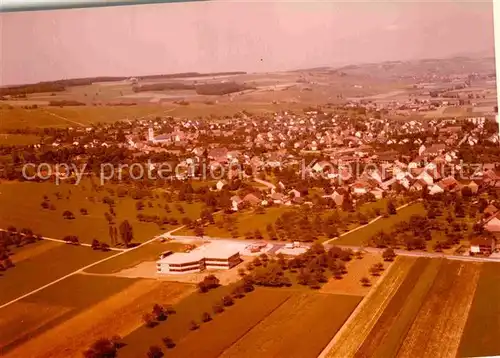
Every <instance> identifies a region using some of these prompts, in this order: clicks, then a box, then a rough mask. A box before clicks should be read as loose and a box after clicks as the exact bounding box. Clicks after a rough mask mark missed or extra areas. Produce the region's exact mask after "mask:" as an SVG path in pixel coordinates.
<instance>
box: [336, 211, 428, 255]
mask: <svg viewBox="0 0 500 358" xmlns="http://www.w3.org/2000/svg"><path fill="white" fill-rule="evenodd" d="M416 214H417V215H425V209H424V206H423V205H422V204H421V203H414V204H411V205H408V206H407V207H405V208H403V209H401V210H398V212H397V214H396V215H391V216H389V217H387V218H380V219H379V220H377V221H375V222H374V223H372V224H370V225H367V226H365V227H363V228H361V229H359V230H356V231H355V232H352V233H350V234H347V235H344V236H341V237H340V238H338V239H337V240H335V241H334V243H335V245H354V246H359V245H363V244H366V242H367V241H368V240H369V239H370V238H371V237H372V236H373V235H374V234H375V233H377V232H378V231H381V230H385V231H387V230H390V228H391V227H392V226H394V225H395V224H396V223H397V222H400V221H404V220H408V219H409V218H410V217H411V216H412V215H416Z"/></svg>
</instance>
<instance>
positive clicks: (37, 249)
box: [10, 240, 65, 264]
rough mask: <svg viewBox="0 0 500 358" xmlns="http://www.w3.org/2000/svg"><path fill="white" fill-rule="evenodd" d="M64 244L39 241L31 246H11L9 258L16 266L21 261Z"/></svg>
mask: <svg viewBox="0 0 500 358" xmlns="http://www.w3.org/2000/svg"><path fill="white" fill-rule="evenodd" d="M63 245H65V244H63V243H60V242H55V241H48V240H41V241H37V242H34V243H32V244H27V245H23V246H21V247H16V246H11V247H10V250H11V256H10V259H11V260H12V262H13V263H14V264H18V263H20V262H21V261H24V260H27V259H31V258H33V257H35V256H38V255H40V254H42V253H44V252H46V251H49V250H51V249H53V248H55V247H58V246H63Z"/></svg>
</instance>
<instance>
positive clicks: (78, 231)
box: [0, 181, 202, 243]
mask: <svg viewBox="0 0 500 358" xmlns="http://www.w3.org/2000/svg"><path fill="white" fill-rule="evenodd" d="M107 187H108V188H109V187H112V186H111V185H110V184H107ZM115 189H116V186H115ZM0 193H1V194H0V196H1V198H2V203H4V205H2V206H1V207H0V228H7V227H8V226H10V225H13V226H14V227H16V228H18V229H19V230H20V229H22V228H30V229H31V230H33V232H34V233H35V234H39V235H43V236H46V237H51V238H55V239H63V238H64V237H65V236H67V235H76V236H78V238H79V239H80V241H81V242H86V243H90V242H91V241H92V240H93V239H94V238H95V239H98V240H99V241H102V242H108V243H110V242H111V239H110V235H109V224H108V221H107V220H106V218H105V216H104V214H105V213H106V212H107V211H109V207H108V205H107V204H104V203H103V202H102V200H103V198H104V197H106V196H108V197H111V196H110V195H109V193H108V192H107V191H105V190H102V191H100V192H98V193H96V192H95V191H92V190H91V188H90V185H89V183H88V182H87V181H82V183H80V185H71V184H69V183H64V184H61V185H59V186H57V185H54V184H53V183H49V182H43V183H31V182H9V183H2V184H0ZM58 193H59V194H60V199H58V198H57V196H56V195H57V194H58ZM44 196H47V198H48V200H49V202H50V203H51V204H53V205H54V210H51V209H43V208H42V207H41V203H42V201H44V199H43V197H44ZM20 197H22V198H23V200H19V198H20ZM112 198H113V200H114V201H115V207H114V210H115V212H116V218H115V219H114V221H115V224H116V226H118V225H119V224H120V223H121V222H122V221H123V220H128V221H129V223H130V224H131V226H132V228H133V231H134V240H133V242H143V241H146V240H149V239H151V238H152V237H154V236H155V235H158V234H161V233H163V232H165V231H166V230H160V228H159V227H158V225H157V224H155V223H147V222H140V221H139V220H138V219H137V214H138V213H142V214H145V215H158V216H160V217H167V218H168V219H176V220H177V222H178V224H176V225H171V226H167V227H166V228H165V229H167V228H170V229H172V228H174V227H178V226H179V225H180V221H181V220H182V218H183V217H190V218H192V219H197V218H198V217H199V215H200V212H201V208H202V204H201V203H192V204H187V203H180V205H181V206H182V207H183V209H184V213H183V214H181V213H180V212H179V211H178V210H177V209H176V205H177V203H175V202H174V203H169V206H170V208H171V212H170V213H167V212H166V211H165V209H164V205H165V204H166V202H165V200H163V199H162V198H158V199H150V200H144V201H143V202H144V204H147V202H148V201H150V202H151V203H152V205H153V207H151V208H150V207H148V205H145V208H144V209H143V210H142V211H140V212H139V211H137V209H136V207H135V204H136V201H135V200H134V199H132V198H130V197H123V198H118V197H116V196H115V197H112ZM82 208H83V209H86V210H87V212H88V214H87V215H83V214H81V213H80V210H81V209H82ZM66 210H69V211H70V212H71V213H73V215H74V216H75V218H74V219H72V220H68V219H64V218H63V212H64V211H66ZM27 213H36V215H28V214H27ZM89 228H92V230H89Z"/></svg>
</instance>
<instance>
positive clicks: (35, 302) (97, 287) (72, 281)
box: [0, 275, 135, 357]
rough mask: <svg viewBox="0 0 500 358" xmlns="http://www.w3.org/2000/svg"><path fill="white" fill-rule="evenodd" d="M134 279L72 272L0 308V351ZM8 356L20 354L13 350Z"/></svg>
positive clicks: (127, 284) (4, 350)
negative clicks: (55, 282)
mask: <svg viewBox="0 0 500 358" xmlns="http://www.w3.org/2000/svg"><path fill="white" fill-rule="evenodd" d="M23 277H24V278H25V277H26V276H23ZM2 282H3V281H2ZM18 282H19V283H21V281H18ZM134 282H135V280H133V279H126V278H115V277H94V276H86V275H74V276H71V277H69V278H67V279H65V280H63V281H60V282H58V283H57V284H55V285H53V286H50V287H48V288H46V289H44V290H42V291H39V292H37V293H35V294H33V295H31V296H29V297H26V298H25V299H22V300H20V301H18V302H15V303H13V304H11V305H9V306H7V307H4V308H1V309H0V332H2V335H0V347H1V348H0V355H4V354H6V353H8V352H9V351H10V350H12V349H13V348H15V347H17V346H19V345H20V344H22V343H25V342H26V341H27V340H29V339H32V338H33V337H35V336H36V335H38V334H41V333H42V332H45V331H47V330H49V329H51V328H53V327H55V326H56V325H58V324H59V323H61V322H63V321H65V320H67V319H69V318H70V317H72V316H74V315H75V314H77V313H78V312H81V311H82V310H84V309H87V308H88V307H90V306H92V305H93V304H96V303H97V302H99V301H101V300H103V299H105V298H107V297H108V296H110V295H113V294H115V293H117V292H120V291H122V290H124V289H125V288H127V287H128V286H129V285H131V284H132V283H134ZM2 292H3V291H2ZM7 356H12V357H19V355H17V354H14V353H12V355H10V354H9V355H7ZM26 356H35V355H26ZM36 356H39V355H38V354H36Z"/></svg>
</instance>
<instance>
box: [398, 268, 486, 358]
mask: <svg viewBox="0 0 500 358" xmlns="http://www.w3.org/2000/svg"><path fill="white" fill-rule="evenodd" d="M480 267H481V264H480V263H464V262H454V261H448V260H447V261H445V262H444V263H443V267H442V269H441V270H440V272H439V274H438V276H437V277H436V279H435V282H434V285H433V286H432V288H431V289H430V292H429V294H428V295H427V297H426V299H425V302H424V303H423V305H422V307H421V309H420V311H419V313H418V315H417V316H416V318H415V320H414V322H413V325H412V326H411V329H410V330H409V332H408V334H407V336H406V338H405V340H404V341H403V343H402V345H401V349H400V350H399V352H398V357H415V356H420V357H426V356H433V357H449V356H450V355H452V354H456V352H457V350H458V346H459V343H460V337H461V336H462V332H463V329H464V326H465V321H466V320H467V316H468V314H469V309H470V307H471V303H472V299H473V296H474V292H475V290H476V285H477V282H478V279H479V274H480ZM419 283H420V281H419ZM412 297H413V296H412ZM392 329H394V328H392ZM490 334H491V332H490Z"/></svg>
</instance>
